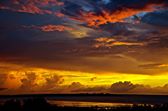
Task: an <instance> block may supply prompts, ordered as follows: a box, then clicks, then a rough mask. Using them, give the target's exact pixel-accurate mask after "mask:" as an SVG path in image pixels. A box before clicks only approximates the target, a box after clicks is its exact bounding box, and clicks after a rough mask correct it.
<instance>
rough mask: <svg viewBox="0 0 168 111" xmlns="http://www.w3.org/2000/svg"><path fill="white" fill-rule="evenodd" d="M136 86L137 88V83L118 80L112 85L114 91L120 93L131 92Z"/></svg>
mask: <svg viewBox="0 0 168 111" xmlns="http://www.w3.org/2000/svg"><path fill="white" fill-rule="evenodd" d="M134 88H135V85H133V84H132V83H131V82H129V81H125V82H117V83H114V84H112V85H111V90H112V92H118V93H121V92H122V93H123V92H129V91H130V90H132V89H134Z"/></svg>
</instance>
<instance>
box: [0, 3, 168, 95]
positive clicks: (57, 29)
mask: <svg viewBox="0 0 168 111" xmlns="http://www.w3.org/2000/svg"><path fill="white" fill-rule="evenodd" d="M167 7H168V0H0V94H9V95H12V94H43V93H54V94H58V93H112V94H161V95H165V94H168V22H167V20H168V8H167Z"/></svg>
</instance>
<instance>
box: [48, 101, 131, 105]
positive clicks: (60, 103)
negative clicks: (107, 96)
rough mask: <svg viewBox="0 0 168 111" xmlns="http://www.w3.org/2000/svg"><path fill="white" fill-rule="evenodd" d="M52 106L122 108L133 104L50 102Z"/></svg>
mask: <svg viewBox="0 0 168 111" xmlns="http://www.w3.org/2000/svg"><path fill="white" fill-rule="evenodd" d="M48 103H50V104H51V105H56V106H60V107H122V106H132V104H125V103H104V102H83V101H57V100H48Z"/></svg>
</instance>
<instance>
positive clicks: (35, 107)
mask: <svg viewBox="0 0 168 111" xmlns="http://www.w3.org/2000/svg"><path fill="white" fill-rule="evenodd" d="M98 96H103V97H108V98H111V99H112V98H115V97H118V96H120V99H121V100H124V101H126V100H125V98H127V100H128V101H129V99H128V98H130V99H131V100H132V101H133V100H134V102H133V103H132V104H133V105H131V106H121V107H118V106H116V107H115V106H113V107H109V106H108V107H99V106H95V107H60V106H56V105H51V104H49V103H48V102H47V100H48V99H49V98H50V99H51V98H54V99H56V98H58V100H60V99H61V97H62V100H67V98H68V100H69V99H70V98H71V99H74V98H75V97H76V98H79V97H80V98H87V99H88V97H90V98H95V97H98ZM122 97H123V98H124V99H122ZM132 97H136V98H132ZM141 97H142V98H141ZM152 97H153V98H152ZM140 98H141V99H140ZM145 98H148V99H152V100H154V101H156V103H154V102H152V103H149V102H150V101H152V100H148V99H145ZM0 99H1V100H5V101H4V102H3V104H0V111H168V104H167V103H168V102H167V101H168V99H167V96H145V95H143V96H140V95H76V96H75V95H19V96H0ZM105 99H106V98H105ZM157 99H158V101H159V102H157ZM80 100H81V99H80ZM97 100H98V99H97ZM114 100H115V99H114ZM121 100H119V102H121ZM137 100H138V101H139V103H138V101H137ZM140 100H141V101H140ZM144 100H148V101H146V102H145V101H144ZM88 101H89V100H88ZM90 101H92V100H90ZM102 101H104V100H102ZM115 101H117V100H115ZM104 102H105V101H104ZM111 102H112V101H111ZM142 102H144V103H142ZM166 102H167V103H166Z"/></svg>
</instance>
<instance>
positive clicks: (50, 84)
mask: <svg viewBox="0 0 168 111" xmlns="http://www.w3.org/2000/svg"><path fill="white" fill-rule="evenodd" d="M45 81H46V82H45V83H44V85H43V86H42V89H44V90H50V89H52V88H57V87H58V86H59V85H60V84H62V83H63V82H64V79H63V77H62V76H58V75H53V76H51V77H46V78H45Z"/></svg>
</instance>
